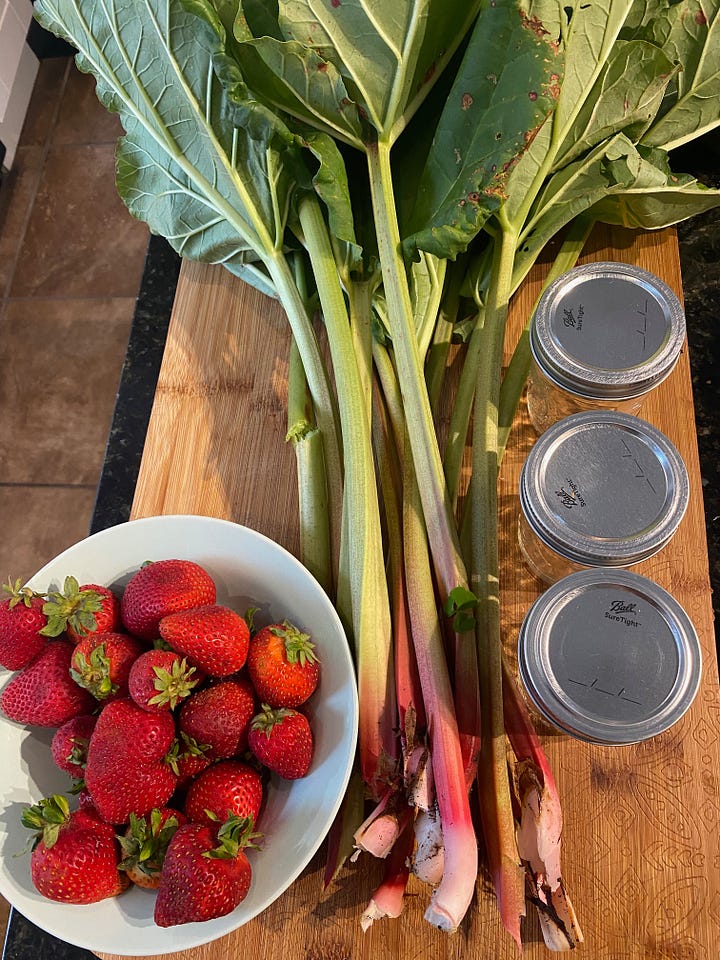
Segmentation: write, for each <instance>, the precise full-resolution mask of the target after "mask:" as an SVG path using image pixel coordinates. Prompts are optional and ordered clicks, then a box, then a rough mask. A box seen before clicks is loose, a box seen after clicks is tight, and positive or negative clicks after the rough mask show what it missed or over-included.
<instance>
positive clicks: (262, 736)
mask: <svg viewBox="0 0 720 960" xmlns="http://www.w3.org/2000/svg"><path fill="white" fill-rule="evenodd" d="M248 745H249V747H250V750H251V751H252V752H253V754H254V755H255V757H257V759H258V760H259V761H260V763H262V764H264V765H265V766H266V767H267V768H268V770H272V771H273V772H274V773H277V774H278V776H280V777H283V779H285V780H298V779H299V778H300V777H304V776H305V774H306V773H307V772H308V770H309V769H310V762H311V760H312V754H313V735H312V730H311V729H310V723H309V721H308V718H307V717H306V716H305V714H304V713H300V712H299V711H298V710H291V709H290V708H288V707H280V708H279V709H277V710H273V709H272V707H269V706H268V705H267V704H266V703H264V704H263V706H262V712H261V713H259V714H257V716H255V717H253V719H252V723H251V724H250V732H249V734H248Z"/></svg>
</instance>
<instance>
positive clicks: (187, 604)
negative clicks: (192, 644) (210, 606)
mask: <svg viewBox="0 0 720 960" xmlns="http://www.w3.org/2000/svg"><path fill="white" fill-rule="evenodd" d="M215 599H216V591H215V584H214V582H213V580H212V577H211V576H210V574H209V573H208V572H207V571H206V570H204V569H203V568H202V567H201V566H200V565H199V564H197V563H193V561H192V560H156V561H154V562H153V563H148V564H146V565H145V566H143V567H141V568H140V570H138V572H137V573H136V574H134V575H133V576H132V577H131V578H130V580H129V581H128V583H127V586H126V587H125V592H124V593H123V597H122V604H121V615H122V621H123V623H124V624H125V629H126V630H127V631H128V632H129V633H132V634H134V635H135V636H137V637H141V638H142V639H143V640H154V639H155V638H156V637H157V636H158V624H159V623H160V621H161V620H162V618H163V617H166V616H168V614H171V613H176V612H177V611H179V610H189V609H190V608H191V607H200V606H203V604H206V603H215Z"/></svg>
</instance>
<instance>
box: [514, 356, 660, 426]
mask: <svg viewBox="0 0 720 960" xmlns="http://www.w3.org/2000/svg"><path fill="white" fill-rule="evenodd" d="M648 393H649V391H648ZM646 397H647V393H643V394H641V395H640V396H638V397H631V398H629V399H627V400H620V399H617V398H615V399H612V400H600V399H596V398H593V397H583V396H580V394H577V393H571V392H570V391H569V390H565V389H564V388H563V387H561V386H559V385H558V384H556V383H553V381H552V380H550V379H549V378H548V377H547V376H546V375H545V373H544V372H543V371H542V370H541V369H540V367H539V365H538V363H537V361H536V360H535V359H534V358H533V360H532V363H531V367H530V373H529V375H528V382H527V406H528V415H529V417H530V422H531V423H532V425H533V429H534V430H535V432H536V433H537V434H541V433H544V432H545V431H546V430H547V429H548V427H551V426H552V425H553V424H554V423H557V421H558V420H562V419H563V418H564V417H569V416H570V415H571V414H573V413H584V412H585V411H587V410H619V411H620V412H621V413H629V414H632V415H633V416H637V415H638V414H639V413H640V410H641V409H642V406H643V403H644V401H645V398H646Z"/></svg>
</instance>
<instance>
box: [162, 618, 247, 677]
mask: <svg viewBox="0 0 720 960" xmlns="http://www.w3.org/2000/svg"><path fill="white" fill-rule="evenodd" d="M159 630H160V636H161V637H162V638H163V640H165V642H166V643H168V644H169V645H170V646H171V647H172V648H173V650H177V651H178V652H179V653H183V654H185V655H186V656H187V657H190V659H191V660H192V662H193V663H196V664H197V665H198V666H199V667H201V668H202V669H203V670H204V671H205V672H206V673H208V674H209V675H210V676H211V677H229V676H230V674H232V673H237V671H238V670H240V668H241V667H243V666H244V665H245V660H246V659H247V654H248V646H249V643H250V629H249V627H248V625H247V623H246V622H245V621H244V620H243V618H242V617H241V616H240V614H239V613H235V611H234V610H231V609H230V608H229V607H222V606H218V605H216V604H206V605H205V606H202V607H196V608H195V609H193V610H183V611H181V612H180V613H171V614H170V615H169V616H167V617H163V619H162V620H161V621H160V627H159Z"/></svg>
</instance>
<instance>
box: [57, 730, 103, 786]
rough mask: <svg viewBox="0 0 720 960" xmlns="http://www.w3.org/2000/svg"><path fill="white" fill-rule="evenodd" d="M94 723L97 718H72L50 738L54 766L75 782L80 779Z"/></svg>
mask: <svg viewBox="0 0 720 960" xmlns="http://www.w3.org/2000/svg"><path fill="white" fill-rule="evenodd" d="M96 721H97V717H94V716H91V715H90V714H83V716H81V717H73V718H72V720H68V721H67V722H66V723H64V724H63V725H62V726H61V727H60V728H59V729H58V730H56V731H55V735H54V736H53V738H52V743H51V744H50V752H51V753H52V758H53V760H54V761H55V764H56V766H58V767H60V769H61V770H63V771H64V772H65V773H69V774H70V776H71V777H73V778H74V779H75V780H80V779H82V775H83V770H84V769H85V762H86V760H87V748H88V744H89V743H90V736H91V735H92V732H93V730H94V729H95V723H96Z"/></svg>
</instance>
